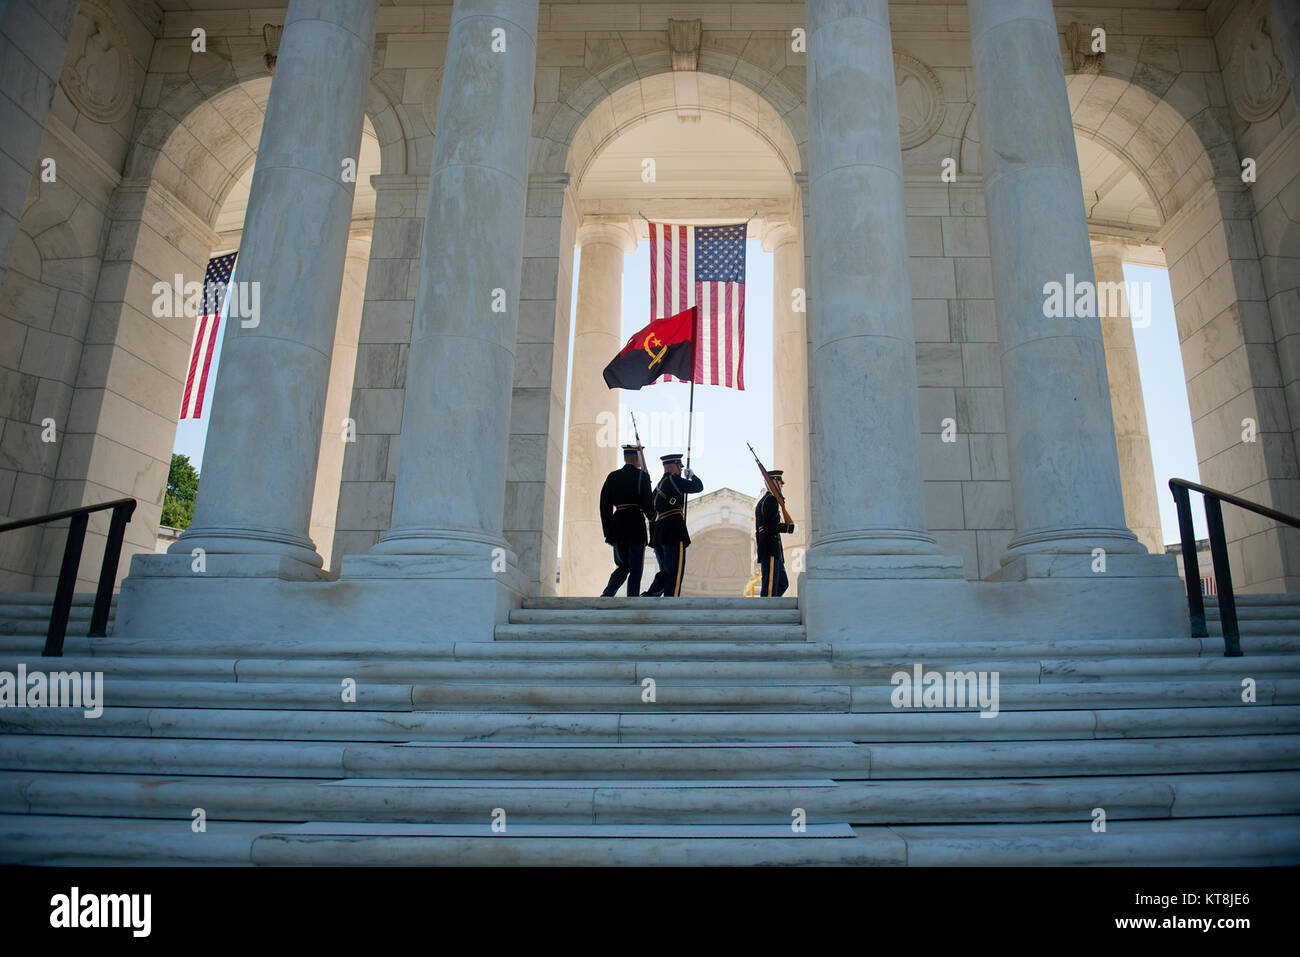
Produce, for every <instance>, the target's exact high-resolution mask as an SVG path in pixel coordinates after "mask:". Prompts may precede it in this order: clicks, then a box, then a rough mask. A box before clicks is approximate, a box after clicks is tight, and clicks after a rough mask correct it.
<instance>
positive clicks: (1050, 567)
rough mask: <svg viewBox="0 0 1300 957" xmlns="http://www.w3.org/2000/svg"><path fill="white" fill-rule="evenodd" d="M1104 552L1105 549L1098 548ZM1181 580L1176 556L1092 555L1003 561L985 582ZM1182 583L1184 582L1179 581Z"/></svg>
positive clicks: (1033, 555)
mask: <svg viewBox="0 0 1300 957" xmlns="http://www.w3.org/2000/svg"><path fill="white" fill-rule="evenodd" d="M1097 547H1098V548H1102V547H1103V546H1097ZM1169 577H1173V578H1178V562H1177V560H1176V559H1175V557H1174V556H1173V555H1152V554H1150V553H1149V552H1147V551H1146V550H1145V549H1143V551H1142V553H1141V554H1133V553H1126V552H1119V553H1115V552H1111V551H1109V550H1106V551H1105V553H1104V554H1101V555H1095V556H1094V555H1092V554H1090V553H1087V554H1085V553H1069V552H1065V553H1062V552H1039V553H1032V552H1031V553H1029V554H1018V555H1013V554H1011V553H1010V552H1008V554H1006V555H1004V556H1003V557H1002V567H1001V568H999V569H998V570H997V571H995V572H993V573H992V574H991V575H989V576H988V577H987V578H986V579H985V581H991V582H1022V581H1029V580H1031V579H1041V578H1084V579H1092V578H1169ZM1180 581H1181V579H1180Z"/></svg>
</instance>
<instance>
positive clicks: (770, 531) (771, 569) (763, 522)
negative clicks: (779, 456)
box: [754, 469, 794, 598]
mask: <svg viewBox="0 0 1300 957" xmlns="http://www.w3.org/2000/svg"><path fill="white" fill-rule="evenodd" d="M767 474H768V475H770V476H771V477H772V479H773V480H774V481H775V482H776V484H777V485H779V486H781V487H784V486H785V479H784V478H783V477H782V476H784V475H785V471H784V470H783V469H769V470H768V473H767ZM781 518H782V516H781V502H780V500H778V499H777V497H776V496H775V495H773V494H772V493H771V492H764V493H763V497H762V498H760V499H759V500H758V504H757V505H755V506H754V537H755V538H756V539H757V541H758V564H759V569H760V570H761V573H762V575H763V590H762V592H761V593H760V594H761V595H762V596H763V597H764V598H780V597H781V596H782V595H784V594H785V590H786V589H787V588H789V587H790V579H789V578H788V577H787V576H786V574H785V550H784V549H783V548H782V547H781V536H782V535H789V534H790V533H791V532H793V531H794V523H793V522H790V523H785V522H782V521H781Z"/></svg>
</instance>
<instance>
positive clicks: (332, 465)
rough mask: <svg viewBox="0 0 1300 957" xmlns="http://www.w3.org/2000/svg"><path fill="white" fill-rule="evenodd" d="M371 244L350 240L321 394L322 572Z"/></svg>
mask: <svg viewBox="0 0 1300 957" xmlns="http://www.w3.org/2000/svg"><path fill="white" fill-rule="evenodd" d="M370 244H371V227H370V226H369V225H366V226H365V227H363V228H359V229H356V230H354V231H353V233H352V236H351V238H350V239H349V240H348V257H347V263H346V265H345V266H344V268H343V291H342V294H341V295H340V297H339V319H338V326H337V328H336V330H335V333H334V353H333V355H332V356H331V357H330V381H329V388H328V389H327V390H326V393H325V425H324V428H323V429H322V430H321V440H320V460H319V462H318V463H317V465H316V492H315V494H314V495H313V497H312V506H311V537H312V541H313V542H315V543H316V550H317V551H318V552H319V553H320V556H321V559H322V560H323V561H324V563H325V567H326V568H329V567H330V566H331V557H332V555H333V551H334V526H335V522H336V521H337V517H338V507H339V488H340V483H341V481H342V479H343V459H344V457H345V452H346V451H347V448H348V446H349V445H350V444H352V443H355V442H356V440H357V427H356V423H355V422H354V423H352V425H351V428H350V429H349V428H348V427H347V426H346V425H345V420H347V419H349V417H350V416H351V414H352V412H351V409H352V382H353V379H354V378H355V376H356V371H357V346H358V343H359V341H360V338H361V314H362V311H363V309H364V306H365V301H366V272H367V270H368V268H369V265H370ZM333 564H337V563H333Z"/></svg>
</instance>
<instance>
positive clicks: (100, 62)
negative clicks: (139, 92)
mask: <svg viewBox="0 0 1300 957" xmlns="http://www.w3.org/2000/svg"><path fill="white" fill-rule="evenodd" d="M67 63H68V65H67V68H66V69H65V70H64V71H63V76H62V77H60V78H59V85H60V86H62V87H63V92H64V93H66V94H67V95H68V99H69V100H71V101H72V105H73V106H75V107H76V108H77V109H78V110H79V111H80V112H81V113H83V114H84V115H86V116H88V117H90V118H91V119H92V120H96V121H97V122H100V123H113V122H115V121H117V120H120V119H121V118H122V117H123V116H125V115H126V113H127V110H129V109H130V108H131V100H132V96H133V93H134V91H135V60H134V59H133V58H132V56H131V48H130V45H129V43H128V41H127V38H126V32H125V31H124V30H123V29H122V25H121V24H120V23H119V22H118V20H117V17H115V16H114V15H113V12H112V11H111V10H109V9H108V7H107V6H105V5H104V4H103V3H101V2H100V0H81V4H80V6H79V7H78V9H77V22H76V23H75V24H74V25H73V28H72V35H71V36H70V37H69V38H68V60H67Z"/></svg>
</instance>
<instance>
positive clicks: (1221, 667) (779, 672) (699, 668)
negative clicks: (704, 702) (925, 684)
mask: <svg viewBox="0 0 1300 957" xmlns="http://www.w3.org/2000/svg"><path fill="white" fill-rule="evenodd" d="M917 663H918V662H917V661H916V659H909V660H894V661H887V660H886V661H878V660H873V659H857V660H854V659H850V660H843V661H840V660H832V661H825V660H822V661H786V660H781V659H770V660H756V661H743V660H742V661H708V660H687V661H672V660H653V659H651V660H627V661H619V660H612V659H608V660H597V661H573V660H568V661H539V660H508V659H507V660H494V659H470V660H457V659H441V660H437V659H424V660H420V659H415V660H412V659H390V660H378V661H362V660H356V659H313V658H306V659H296V658H279V659H277V658H252V659H232V658H189V657H170V656H152V657H151V656H97V655H91V656H86V655H65V656H63V657H62V658H58V659H48V658H41V657H39V656H35V655H29V656H21V657H20V656H14V655H10V654H3V653H0V672H9V673H12V674H17V672H18V669H19V666H20V665H22V666H25V667H26V669H27V673H29V674H30V673H32V672H34V671H41V672H45V673H49V672H82V671H84V672H99V673H102V674H103V675H104V676H105V677H106V678H107V677H110V676H111V677H112V678H114V679H132V680H151V679H157V680H168V681H173V680H181V679H195V680H207V681H241V682H251V681H276V682H282V683H283V682H289V681H295V680H303V681H332V682H335V683H338V682H341V681H343V680H344V679H349V678H350V679H352V680H355V681H357V682H358V683H361V682H365V683H370V684H393V683H397V684H413V683H417V682H478V683H483V682H487V683H491V682H496V681H524V682H529V683H536V682H541V681H557V682H604V681H613V682H640V681H642V680H644V679H645V678H647V677H653V678H654V679H655V680H656V682H659V681H673V682H686V683H691V684H701V683H703V684H711V683H723V684H748V683H758V684H779V685H782V686H790V685H798V684H827V683H832V684H835V683H843V682H849V683H858V682H865V683H870V684H875V683H879V682H882V681H885V682H891V681H892V680H893V677H894V675H896V674H898V673H899V672H902V673H904V674H906V675H908V676H909V677H910V676H913V675H914V666H915V665H916V664H917ZM921 666H922V668H923V671H936V670H937V671H940V672H949V671H950V672H955V673H969V672H975V673H976V674H978V673H980V672H986V673H989V674H993V673H996V674H998V675H999V681H1000V682H1005V681H1008V680H1015V681H1020V682H1025V681H1038V682H1049V681H1078V680H1092V679H1097V678H1114V679H1120V680H1123V679H1130V680H1131V679H1136V678H1138V677H1142V676H1151V677H1195V676H1201V675H1205V676H1221V675H1242V674H1249V675H1251V676H1253V677H1260V676H1262V675H1269V676H1273V677H1286V676H1291V675H1294V674H1296V673H1297V672H1300V655H1257V656H1252V657H1250V658H1249V659H1245V658H1222V657H1188V658H1176V657H1163V658H1121V659H1117V660H1104V659H1093V658H1058V659H1043V660H1035V659H1029V658H1025V659H1016V658H1011V659H1001V660H996V659H995V660H988V659H979V660H973V661H972V660H966V661H943V660H938V661H936V660H930V661H925V662H922V663H921Z"/></svg>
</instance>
